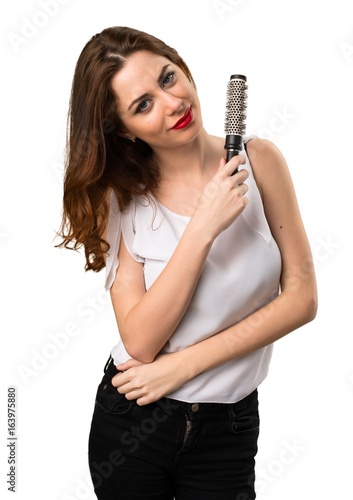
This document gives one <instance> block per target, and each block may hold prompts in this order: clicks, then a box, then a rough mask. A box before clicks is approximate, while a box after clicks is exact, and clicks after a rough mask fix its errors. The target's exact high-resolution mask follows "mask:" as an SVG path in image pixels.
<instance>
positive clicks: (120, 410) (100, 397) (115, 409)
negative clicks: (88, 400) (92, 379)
mask: <svg viewBox="0 0 353 500" xmlns="http://www.w3.org/2000/svg"><path fill="white" fill-rule="evenodd" d="M96 405H98V406H99V407H100V408H101V409H102V410H104V411H105V412H107V413H113V414H116V415H123V414H124V413H127V412H128V411H129V410H130V408H131V407H132V405H133V401H129V400H128V399H126V397H125V395H124V394H120V393H119V392H118V391H117V389H116V388H115V387H113V386H112V385H111V384H110V383H109V381H108V380H107V376H106V375H105V376H104V377H103V380H102V382H101V383H100V384H99V386H98V390H97V395H96Z"/></svg>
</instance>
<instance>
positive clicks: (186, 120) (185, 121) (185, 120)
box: [172, 106, 193, 130]
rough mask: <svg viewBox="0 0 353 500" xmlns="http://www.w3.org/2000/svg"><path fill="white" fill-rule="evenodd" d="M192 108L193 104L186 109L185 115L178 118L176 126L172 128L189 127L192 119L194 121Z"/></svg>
mask: <svg viewBox="0 0 353 500" xmlns="http://www.w3.org/2000/svg"><path fill="white" fill-rule="evenodd" d="M192 118H193V116H192V110H191V106H190V107H189V108H188V109H187V110H186V111H185V113H184V115H183V116H182V117H181V118H180V120H178V121H177V122H176V123H175V124H174V126H173V127H172V130H180V129H181V128H185V127H187V126H188V125H189V124H190V123H191V121H192Z"/></svg>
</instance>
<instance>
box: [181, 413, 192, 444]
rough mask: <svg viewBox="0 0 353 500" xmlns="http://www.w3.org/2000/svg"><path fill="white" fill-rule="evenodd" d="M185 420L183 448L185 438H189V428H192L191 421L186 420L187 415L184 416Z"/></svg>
mask: <svg viewBox="0 0 353 500" xmlns="http://www.w3.org/2000/svg"><path fill="white" fill-rule="evenodd" d="M185 418H186V428H185V434H184V440H183V446H184V444H185V443H186V440H187V438H188V437H189V434H190V432H191V427H192V424H191V421H190V420H189V419H188V416H187V415H185Z"/></svg>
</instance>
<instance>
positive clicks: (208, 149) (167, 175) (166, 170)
mask: <svg viewBox="0 0 353 500" xmlns="http://www.w3.org/2000/svg"><path fill="white" fill-rule="evenodd" d="M219 144H220V143H219V139H218V138H216V137H214V136H211V135H209V134H208V133H207V132H206V131H205V130H204V129H202V130H201V132H200V133H199V134H198V136H197V137H196V138H195V139H194V140H193V141H192V142H190V143H188V144H184V145H183V146H179V147H176V148H173V149H170V148H166V149H162V148H159V149H158V150H154V159H155V160H156V162H157V164H158V165H159V166H160V169H161V173H162V178H163V179H165V180H172V179H173V180H177V179H178V178H183V179H185V180H187V179H190V178H195V177H202V176H203V175H204V174H205V173H207V172H208V171H209V170H210V169H213V167H214V162H215V160H216V161H217V164H218V163H219V160H220V155H219V153H218V151H219ZM216 158H217V159H216Z"/></svg>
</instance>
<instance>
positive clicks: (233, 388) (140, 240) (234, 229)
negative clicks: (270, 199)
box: [105, 138, 281, 403]
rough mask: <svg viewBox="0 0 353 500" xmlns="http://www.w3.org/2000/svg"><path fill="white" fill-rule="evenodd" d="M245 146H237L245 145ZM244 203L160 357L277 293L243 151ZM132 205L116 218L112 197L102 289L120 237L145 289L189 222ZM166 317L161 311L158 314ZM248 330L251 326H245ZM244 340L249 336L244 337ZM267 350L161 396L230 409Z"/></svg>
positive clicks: (276, 274) (254, 379)
mask: <svg viewBox="0 0 353 500" xmlns="http://www.w3.org/2000/svg"><path fill="white" fill-rule="evenodd" d="M249 139H250V138H248V139H245V141H244V142H247V140H249ZM242 154H244V155H245V156H246V158H247V162H246V165H244V166H242V168H246V169H247V170H248V172H249V174H250V175H249V177H248V179H247V180H246V181H245V182H246V184H247V185H248V187H249V190H248V192H247V194H246V197H247V198H248V200H249V203H248V205H247V206H246V208H245V210H244V211H243V213H242V214H241V215H240V216H239V217H238V218H237V219H236V220H235V221H234V222H233V223H232V224H231V225H230V226H229V227H228V228H227V229H226V230H225V231H223V232H222V233H221V234H220V235H219V236H218V237H217V238H216V240H215V241H214V243H213V245H212V247H211V250H210V252H209V254H208V257H207V260H206V262H205V265H204V267H203V270H202V274H201V276H200V279H199V281H198V284H197V286H196V289H195V292H194V295H193V297H192V299H191V302H190V305H189V307H188V309H187V311H186V313H185V314H184V317H183V318H182V320H181V321H180V323H179V325H178V327H177V329H176V330H175V332H174V333H173V335H172V336H171V337H170V339H169V340H168V342H167V343H166V344H165V346H164V348H163V350H162V352H165V353H168V352H175V351H179V350H181V349H184V348H185V347H187V346H189V345H191V344H194V343H196V342H200V341H201V340H203V339H206V338H208V337H210V336H212V335H215V334H217V333H218V332H221V331H222V330H224V329H226V328H228V327H230V326H232V325H234V324H236V323H238V322H239V321H241V320H242V319H243V318H245V317H247V316H249V315H250V314H252V313H253V312H255V311H256V310H258V309H260V308H261V307H263V306H264V305H265V304H267V303H269V302H270V301H272V300H273V299H274V298H275V297H277V295H278V293H279V280H280V273H281V256H280V252H279V249H278V246H277V244H276V242H275V240H274V239H273V237H272V234H271V231H270V228H269V225H268V223H267V220H266V217H265V213H264V209H263V204H262V200H261V197H260V193H259V190H258V188H257V185H256V182H255V179H254V176H253V172H252V168H251V165H250V162H249V159H248V157H247V155H246V150H245V148H244V152H242ZM151 198H152V202H149V201H148V200H147V199H146V198H144V197H137V198H135V199H134V200H133V201H132V202H131V203H130V205H129V207H128V208H127V209H126V210H124V211H123V212H120V211H119V207H118V203H117V200H116V197H115V195H114V194H112V197H111V207H110V215H109V222H108V233H107V240H108V242H109V244H110V250H109V256H108V257H107V261H106V284H105V286H106V289H107V290H108V289H109V288H110V287H111V285H112V283H113V281H114V277H115V273H116V270H117V267H118V265H119V262H118V257H117V254H118V250H119V242H120V238H121V235H123V238H124V242H125V244H126V247H127V249H128V251H129V252H130V254H131V256H132V257H133V258H134V259H135V260H136V261H138V262H142V263H143V269H144V277H145V285H146V290H148V289H149V287H150V286H151V285H152V283H153V282H154V281H155V280H156V278H157V277H158V276H159V274H160V273H161V271H162V270H163V268H164V267H165V265H166V264H167V262H168V260H169V259H170V257H171V256H172V254H173V252H174V250H175V248H176V246H177V245H178V242H179V240H180V238H181V236H182V234H183V232H184V230H185V228H186V226H187V224H188V223H189V221H190V217H187V216H183V215H178V214H176V213H174V212H172V211H171V210H169V209H167V208H166V207H164V206H163V205H162V204H160V203H159V202H158V201H157V200H156V199H155V198H153V197H151ZM166 314H168V312H167V311H166ZM252 328H256V325H252ZM245 334H246V335H251V329H249V330H247V331H246V332H245ZM272 350H273V345H269V346H267V347H264V348H262V349H259V350H257V351H255V352H252V353H251V354H248V355H246V356H244V357H243V358H240V359H236V360H234V361H229V362H228V363H226V364H224V365H222V366H219V367H217V368H213V369H211V370H208V371H206V372H204V373H202V374H200V375H198V376H197V377H196V378H194V379H193V380H190V381H189V382H187V383H186V384H184V385H183V386H182V387H180V388H179V389H177V390H176V391H174V392H172V393H171V394H168V397H170V398H174V399H178V400H181V401H187V402H218V403H233V402H237V401H239V400H241V399H243V398H244V397H246V396H247V395H248V394H250V393H251V392H252V391H253V390H255V389H256V388H257V387H258V385H259V384H260V383H261V382H262V381H263V380H264V379H265V377H266V375H267V373H268V369H269V363H270V360H271V356H272ZM111 354H112V357H113V359H114V362H115V364H116V365H118V364H119V363H122V362H124V361H126V360H127V359H129V358H130V357H131V356H129V354H128V353H127V352H126V350H125V348H124V345H123V343H122V341H121V340H120V342H119V343H118V344H117V345H116V346H115V347H114V348H113V349H112V353H111Z"/></svg>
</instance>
